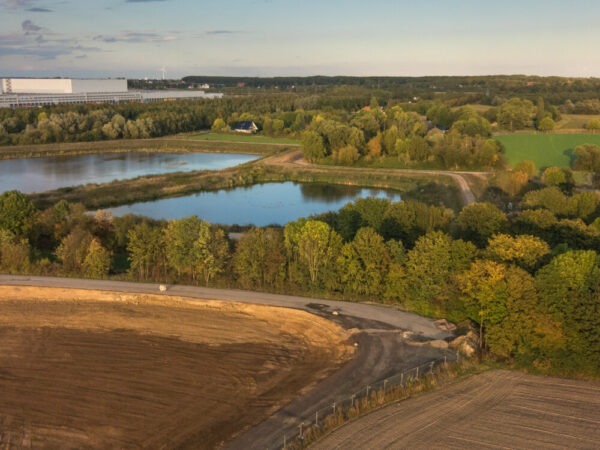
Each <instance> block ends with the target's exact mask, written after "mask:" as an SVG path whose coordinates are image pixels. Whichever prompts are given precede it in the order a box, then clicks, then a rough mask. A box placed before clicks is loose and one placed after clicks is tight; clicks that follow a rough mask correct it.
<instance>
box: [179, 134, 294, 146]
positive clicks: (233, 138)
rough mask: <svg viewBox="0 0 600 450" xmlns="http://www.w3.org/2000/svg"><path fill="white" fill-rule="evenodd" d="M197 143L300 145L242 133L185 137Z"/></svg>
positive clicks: (290, 140)
mask: <svg viewBox="0 0 600 450" xmlns="http://www.w3.org/2000/svg"><path fill="white" fill-rule="evenodd" d="M185 138H186V139H192V140H196V141H211V142H219V141H222V142H243V143H245V144H284V145H300V142H299V141H298V140H296V139H290V138H274V137H269V136H260V135H258V136H257V135H255V134H240V133H200V134H191V135H188V136H186V137H185Z"/></svg>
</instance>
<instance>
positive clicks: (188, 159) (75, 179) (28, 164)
mask: <svg viewBox="0 0 600 450" xmlns="http://www.w3.org/2000/svg"><path fill="white" fill-rule="evenodd" d="M258 157H259V156H258V155H242V154H232V153H152V152H143V153H131V152H127V153H126V152H123V153H104V154H93V155H77V156H56V157H48V158H27V159H8V160H2V161H0V192H5V191H9V190H12V189H16V190H18V191H21V192H23V193H26V194H30V193H33V192H43V191H49V190H52V189H58V188H61V187H67V186H77V185H80V184H87V183H109V182H111V181H114V180H123V179H128V178H137V177H139V176H143V175H157V174H162V173H170V172H186V171H192V170H218V169H224V168H227V167H233V166H236V165H238V164H242V163H245V162H249V161H253V160H255V159H257V158H258Z"/></svg>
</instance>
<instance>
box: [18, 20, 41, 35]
mask: <svg viewBox="0 0 600 450" xmlns="http://www.w3.org/2000/svg"><path fill="white" fill-rule="evenodd" d="M21 28H22V29H23V31H25V32H27V33H37V32H38V31H42V27H38V26H37V25H36V24H34V23H33V22H32V21H31V20H24V21H23V23H22V24H21Z"/></svg>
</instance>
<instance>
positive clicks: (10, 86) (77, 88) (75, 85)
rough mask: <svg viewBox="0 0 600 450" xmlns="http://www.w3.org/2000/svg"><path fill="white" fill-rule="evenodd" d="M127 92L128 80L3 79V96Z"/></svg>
mask: <svg viewBox="0 0 600 450" xmlns="http://www.w3.org/2000/svg"><path fill="white" fill-rule="evenodd" d="M100 92H127V80H126V79H125V78H117V79H110V80H108V79H106V80H102V79H76V78H3V79H2V93H3V94H83V93H88V94H90V93H100Z"/></svg>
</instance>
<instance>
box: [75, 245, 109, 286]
mask: <svg viewBox="0 0 600 450" xmlns="http://www.w3.org/2000/svg"><path fill="white" fill-rule="evenodd" d="M109 269H110V252H109V251H108V250H107V249H105V248H104V247H103V246H102V244H101V243H100V241H99V240H98V239H96V238H93V239H92V241H91V242H90V244H89V246H88V249H87V254H86V255H85V258H84V260H83V264H82V270H83V274H84V275H85V276H86V277H89V278H104V277H105V276H106V275H108V271H109Z"/></svg>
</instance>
